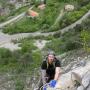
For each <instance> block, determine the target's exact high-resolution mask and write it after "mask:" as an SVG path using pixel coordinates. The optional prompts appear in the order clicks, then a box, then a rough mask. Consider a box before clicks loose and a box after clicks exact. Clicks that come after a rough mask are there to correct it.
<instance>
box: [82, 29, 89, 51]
mask: <svg viewBox="0 0 90 90" xmlns="http://www.w3.org/2000/svg"><path fill="white" fill-rule="evenodd" d="M81 40H82V42H83V48H84V50H85V51H87V52H90V32H89V31H86V30H83V31H82V32H81Z"/></svg>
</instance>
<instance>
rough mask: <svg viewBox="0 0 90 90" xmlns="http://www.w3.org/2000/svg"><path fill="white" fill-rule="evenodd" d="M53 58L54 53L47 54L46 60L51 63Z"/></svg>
mask: <svg viewBox="0 0 90 90" xmlns="http://www.w3.org/2000/svg"><path fill="white" fill-rule="evenodd" d="M53 60H54V55H48V62H49V63H52V62H53Z"/></svg>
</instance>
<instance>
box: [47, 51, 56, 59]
mask: <svg viewBox="0 0 90 90" xmlns="http://www.w3.org/2000/svg"><path fill="white" fill-rule="evenodd" d="M49 55H53V56H54V59H55V60H57V58H56V56H55V53H54V52H53V51H51V52H48V54H47V55H46V60H48V56H49Z"/></svg>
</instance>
